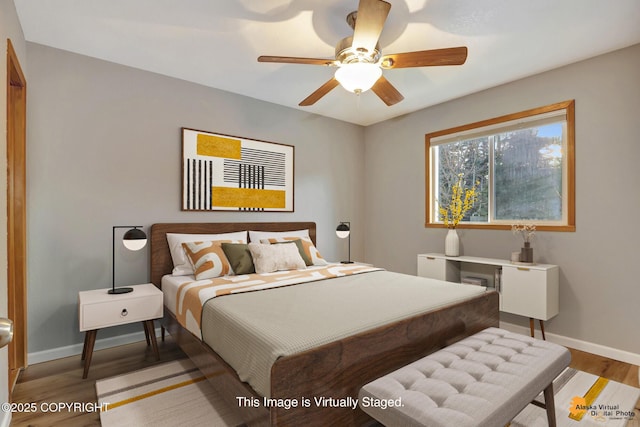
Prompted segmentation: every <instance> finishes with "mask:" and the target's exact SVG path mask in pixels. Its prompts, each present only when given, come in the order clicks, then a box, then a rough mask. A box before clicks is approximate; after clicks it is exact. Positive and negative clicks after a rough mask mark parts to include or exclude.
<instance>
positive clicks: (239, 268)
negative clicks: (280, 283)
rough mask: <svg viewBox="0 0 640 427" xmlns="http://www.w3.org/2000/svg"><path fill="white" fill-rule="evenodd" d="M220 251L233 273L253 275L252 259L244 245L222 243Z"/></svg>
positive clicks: (254, 270) (246, 246) (247, 247)
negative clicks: (222, 252)
mask: <svg viewBox="0 0 640 427" xmlns="http://www.w3.org/2000/svg"><path fill="white" fill-rule="evenodd" d="M222 250H223V251H224V254H225V255H226V256H227V259H228V260H229V264H231V268H232V269H233V272H234V273H235V274H237V275H240V274H251V273H255V272H256V269H255V267H254V266H253V258H251V252H249V245H247V244H246V243H223V244H222Z"/></svg>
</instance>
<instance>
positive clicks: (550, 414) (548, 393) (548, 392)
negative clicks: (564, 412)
mask: <svg viewBox="0 0 640 427" xmlns="http://www.w3.org/2000/svg"><path fill="white" fill-rule="evenodd" d="M544 404H545V406H546V408H547V421H548V423H549V427H556V405H555V402H554V401H553V382H552V383H551V384H549V385H548V386H547V388H545V389H544Z"/></svg>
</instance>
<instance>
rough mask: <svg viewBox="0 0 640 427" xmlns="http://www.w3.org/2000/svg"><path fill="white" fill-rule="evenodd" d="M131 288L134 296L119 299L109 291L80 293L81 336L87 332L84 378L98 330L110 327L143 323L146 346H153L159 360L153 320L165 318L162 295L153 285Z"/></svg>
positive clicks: (124, 295)
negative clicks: (163, 316)
mask: <svg viewBox="0 0 640 427" xmlns="http://www.w3.org/2000/svg"><path fill="white" fill-rule="evenodd" d="M131 287H132V288H133V292H129V293H128V294H118V295H111V294H108V293H107V291H108V290H109V289H97V290H92V291H82V292H78V315H79V320H80V322H79V323H80V332H85V336H84V348H83V350H82V360H84V373H83V375H82V378H87V375H88V373H89V366H90V365H91V356H92V355H93V346H94V344H95V342H96V334H97V333H98V329H102V328H108V327H110V326H117V325H124V324H127V323H133V322H142V323H143V325H144V334H145V336H146V338H147V345H152V346H153V351H154V353H155V355H156V357H157V358H158V359H160V353H159V351H158V343H157V342H156V333H155V327H154V326H153V319H159V318H161V317H162V315H163V313H162V309H163V305H162V291H161V290H160V289H158V288H157V287H156V286H155V285H153V284H151V283H148V284H144V285H135V286H131Z"/></svg>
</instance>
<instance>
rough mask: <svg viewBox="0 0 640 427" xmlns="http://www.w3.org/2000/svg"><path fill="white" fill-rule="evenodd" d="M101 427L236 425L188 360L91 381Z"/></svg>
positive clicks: (223, 426)
mask: <svg viewBox="0 0 640 427" xmlns="http://www.w3.org/2000/svg"><path fill="white" fill-rule="evenodd" d="M96 393H97V395H98V402H99V403H100V405H106V408H107V409H106V410H105V411H102V412H100V422H101V423H102V426H103V427H120V426H125V425H126V426H136V427H145V426H153V427H164V426H166V427H175V426H181V427H196V426H216V427H217V426H220V427H226V426H237V425H240V424H242V422H241V421H240V420H238V419H237V418H236V416H234V414H233V413H232V411H230V410H229V408H228V407H227V406H226V405H225V403H224V402H223V401H222V399H221V397H220V396H219V394H218V393H217V392H216V390H215V389H214V388H213V387H212V386H211V385H210V383H209V382H208V381H207V380H206V378H205V377H204V376H203V375H202V373H201V372H200V371H199V370H198V368H196V367H195V366H194V365H193V363H192V362H191V361H190V360H189V359H182V360H176V361H172V362H167V363H163V364H161V365H156V366H153V367H150V368H146V369H142V370H139V371H136V372H132V373H130V374H126V375H120V376H117V377H112V378H107V379H104V380H99V381H96Z"/></svg>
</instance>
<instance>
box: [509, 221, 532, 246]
mask: <svg viewBox="0 0 640 427" xmlns="http://www.w3.org/2000/svg"><path fill="white" fill-rule="evenodd" d="M511 231H512V232H513V234H515V235H516V236H517V235H520V236H522V239H523V240H524V242H525V243H529V242H531V239H533V236H535V234H536V226H535V225H534V224H514V225H512V226H511Z"/></svg>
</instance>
